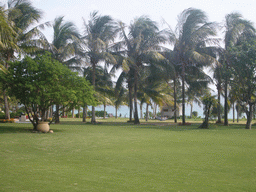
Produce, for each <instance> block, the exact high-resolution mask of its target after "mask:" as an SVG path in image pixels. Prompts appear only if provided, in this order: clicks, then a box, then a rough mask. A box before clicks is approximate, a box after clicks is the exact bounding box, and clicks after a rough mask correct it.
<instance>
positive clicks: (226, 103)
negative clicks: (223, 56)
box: [224, 66, 228, 126]
mask: <svg viewBox="0 0 256 192" xmlns="http://www.w3.org/2000/svg"><path fill="white" fill-rule="evenodd" d="M227 70H228V66H226V72H227ZM224 125H225V126H228V76H227V75H226V77H225V103H224Z"/></svg>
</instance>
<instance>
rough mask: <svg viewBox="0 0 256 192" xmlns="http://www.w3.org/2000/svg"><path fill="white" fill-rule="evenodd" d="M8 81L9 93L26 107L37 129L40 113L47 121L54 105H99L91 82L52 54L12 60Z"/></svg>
mask: <svg viewBox="0 0 256 192" xmlns="http://www.w3.org/2000/svg"><path fill="white" fill-rule="evenodd" d="M4 80H5V81H6V86H8V87H9V88H10V89H9V94H10V95H11V96H15V97H16V98H17V99H19V101H20V103H21V104H23V105H24V106H25V109H26V112H27V114H28V115H29V119H30V121H31V123H32V124H33V126H34V129H36V128H37V124H38V121H39V118H38V116H39V115H40V116H41V121H44V120H46V116H45V114H46V111H47V110H48V108H49V107H50V106H52V105H56V104H60V103H69V104H70V105H75V104H77V103H79V102H86V103H89V104H91V105H94V104H95V99H94V96H93V94H94V90H93V88H92V87H91V86H90V85H89V83H88V82H87V81H86V80H85V79H84V78H82V77H79V76H78V75H77V74H76V73H74V72H71V71H70V69H68V68H67V67H66V66H63V64H61V63H60V62H58V61H57V60H55V59H53V58H52V56H51V55H50V53H46V54H44V55H38V56H36V57H35V58H34V59H33V58H30V57H25V58H24V59H23V60H22V61H16V62H13V63H10V68H9V73H7V74H6V75H5V76H4ZM31 115H32V117H33V118H32V117H31Z"/></svg>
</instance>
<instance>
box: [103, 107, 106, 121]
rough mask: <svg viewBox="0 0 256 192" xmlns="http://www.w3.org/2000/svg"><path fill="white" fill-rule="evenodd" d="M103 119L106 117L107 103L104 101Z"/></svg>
mask: <svg viewBox="0 0 256 192" xmlns="http://www.w3.org/2000/svg"><path fill="white" fill-rule="evenodd" d="M103 119H106V103H104V114H103Z"/></svg>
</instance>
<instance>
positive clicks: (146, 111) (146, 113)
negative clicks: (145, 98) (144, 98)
mask: <svg viewBox="0 0 256 192" xmlns="http://www.w3.org/2000/svg"><path fill="white" fill-rule="evenodd" d="M146 121H148V103H147V107H146Z"/></svg>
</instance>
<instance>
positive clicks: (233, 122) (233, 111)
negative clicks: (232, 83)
mask: <svg viewBox="0 0 256 192" xmlns="http://www.w3.org/2000/svg"><path fill="white" fill-rule="evenodd" d="M233 123H235V102H234V103H233Z"/></svg>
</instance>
